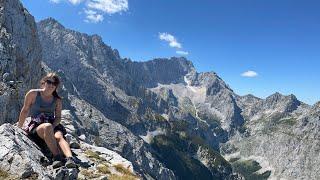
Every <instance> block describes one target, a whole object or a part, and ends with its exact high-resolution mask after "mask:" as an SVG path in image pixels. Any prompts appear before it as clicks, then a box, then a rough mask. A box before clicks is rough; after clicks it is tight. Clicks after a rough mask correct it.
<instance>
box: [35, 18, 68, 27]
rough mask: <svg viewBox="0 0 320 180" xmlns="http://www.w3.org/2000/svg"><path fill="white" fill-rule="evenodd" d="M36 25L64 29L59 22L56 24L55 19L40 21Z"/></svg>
mask: <svg viewBox="0 0 320 180" xmlns="http://www.w3.org/2000/svg"><path fill="white" fill-rule="evenodd" d="M37 24H38V25H40V26H44V27H48V28H49V27H51V28H58V29H65V27H64V26H63V25H62V24H61V23H60V22H58V21H57V20H56V19H54V18H52V17H49V18H47V19H44V20H41V21H39V22H38V23H37Z"/></svg>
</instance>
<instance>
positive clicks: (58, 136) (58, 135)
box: [54, 131, 63, 141]
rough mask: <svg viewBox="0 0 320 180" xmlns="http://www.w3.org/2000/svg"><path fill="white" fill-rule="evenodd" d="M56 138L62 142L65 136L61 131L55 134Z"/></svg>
mask: <svg viewBox="0 0 320 180" xmlns="http://www.w3.org/2000/svg"><path fill="white" fill-rule="evenodd" d="M54 137H55V138H56V139H57V141H60V140H61V139H63V134H62V133H61V132H60V131H57V132H56V133H54Z"/></svg>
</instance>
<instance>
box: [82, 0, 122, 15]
mask: <svg viewBox="0 0 320 180" xmlns="http://www.w3.org/2000/svg"><path fill="white" fill-rule="evenodd" d="M87 7H88V8H90V9H94V10H100V11H103V12H105V13H108V14H114V13H117V12H122V11H127V10H128V0H90V1H89V2H88V3H87Z"/></svg>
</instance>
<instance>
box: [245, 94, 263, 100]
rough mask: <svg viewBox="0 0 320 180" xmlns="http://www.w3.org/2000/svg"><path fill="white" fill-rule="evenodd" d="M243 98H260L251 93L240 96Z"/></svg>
mask: <svg viewBox="0 0 320 180" xmlns="http://www.w3.org/2000/svg"><path fill="white" fill-rule="evenodd" d="M242 97H243V98H248V99H257V100H260V99H261V98H258V97H257V96H254V95H253V94H247V95H244V96H242Z"/></svg>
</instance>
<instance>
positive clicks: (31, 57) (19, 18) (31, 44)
mask: <svg viewBox="0 0 320 180" xmlns="http://www.w3.org/2000/svg"><path fill="white" fill-rule="evenodd" d="M0 61H1V63H0V76H1V77H0V109H1V112H0V124H2V123H4V122H14V121H17V116H18V115H19V113H20V110H21V107H22V103H23V99H24V95H25V92H26V91H27V90H28V89H31V88H35V87H37V84H38V82H39V78H40V76H41V66H40V61H41V45H40V43H39V38H38V35H37V27H36V24H35V22H34V18H33V16H32V15H30V13H29V12H28V11H27V10H26V9H25V8H24V7H23V6H22V4H21V3H20V1H18V0H12V1H1V2H0Z"/></svg>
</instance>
